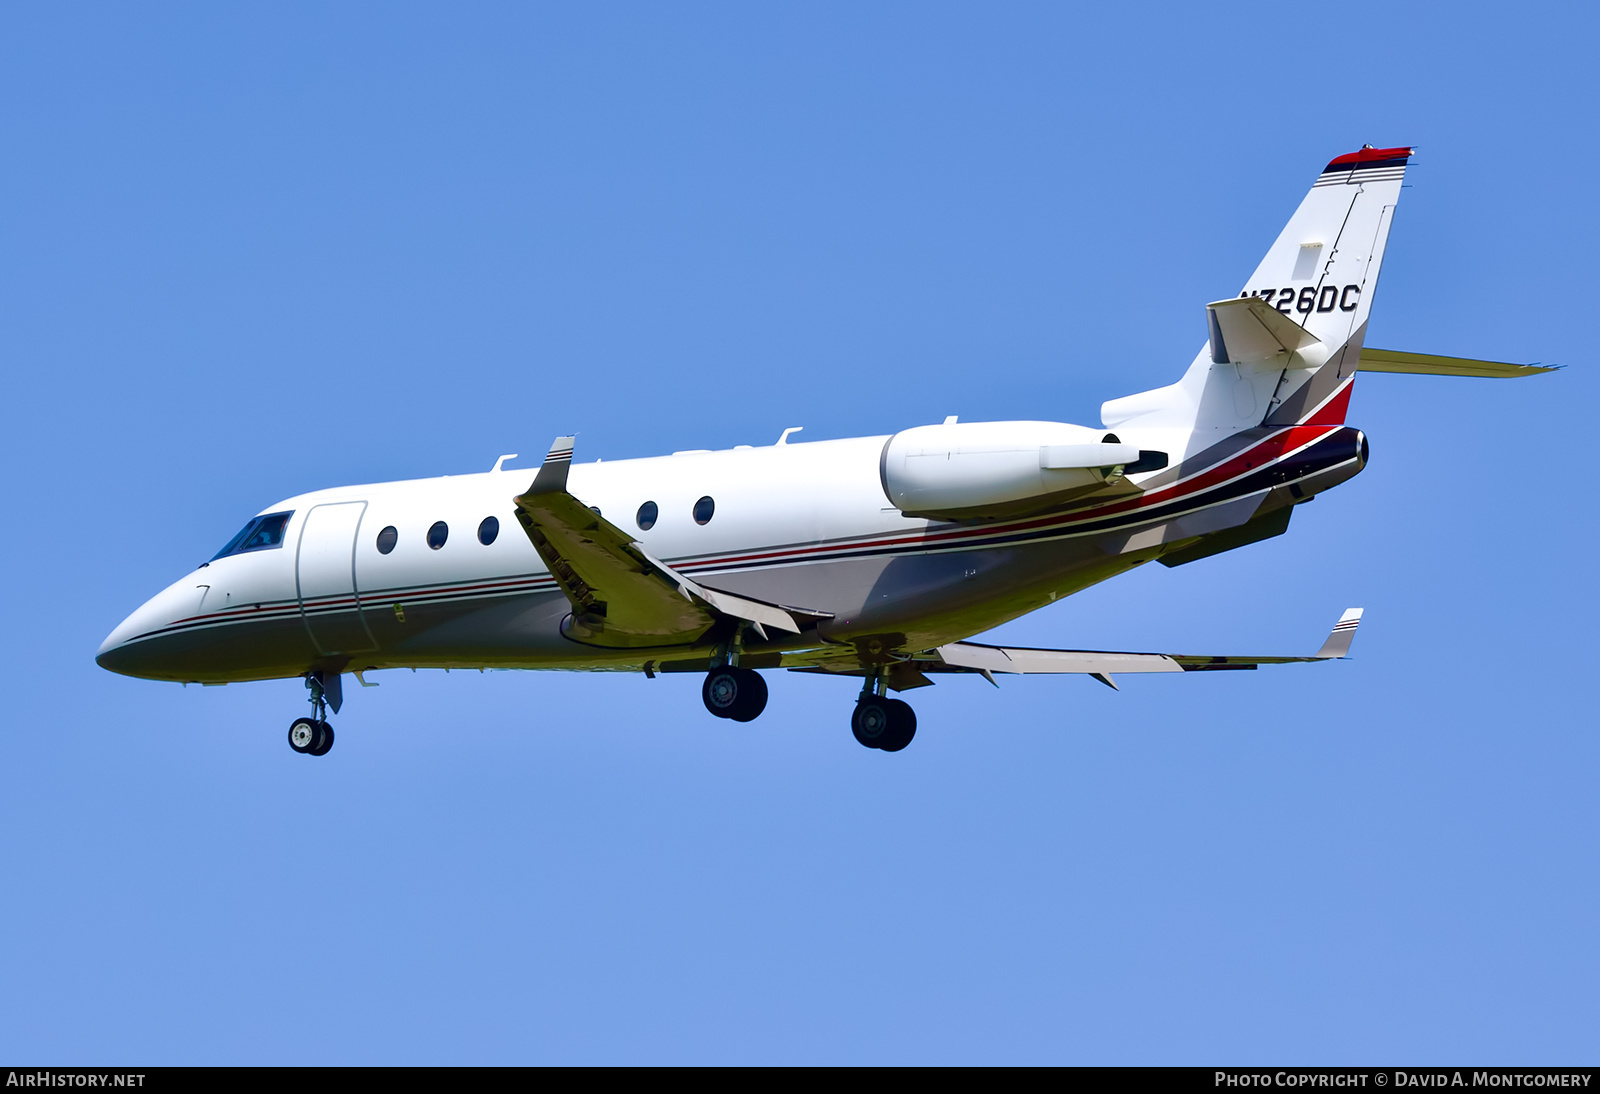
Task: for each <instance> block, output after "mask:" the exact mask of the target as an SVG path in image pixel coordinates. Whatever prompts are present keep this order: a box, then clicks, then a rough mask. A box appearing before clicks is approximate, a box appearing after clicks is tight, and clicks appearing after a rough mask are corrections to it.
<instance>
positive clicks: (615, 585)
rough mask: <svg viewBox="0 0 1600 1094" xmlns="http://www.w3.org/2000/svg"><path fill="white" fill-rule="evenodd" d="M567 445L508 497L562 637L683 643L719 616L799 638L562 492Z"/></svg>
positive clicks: (762, 607) (778, 617) (776, 612)
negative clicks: (550, 587)
mask: <svg viewBox="0 0 1600 1094" xmlns="http://www.w3.org/2000/svg"><path fill="white" fill-rule="evenodd" d="M573 440H574V438H572V437H557V438H556V442H555V444H554V445H552V446H551V448H550V454H549V455H548V456H546V457H545V461H544V464H543V465H542V466H541V467H540V468H539V473H538V475H537V476H535V477H534V480H533V485H532V486H530V487H528V490H527V492H526V493H524V494H522V495H520V496H519V497H517V498H516V499H515V501H516V506H517V520H518V521H519V522H520V523H521V525H522V530H523V531H524V532H526V533H527V534H528V539H529V540H530V541H531V542H532V543H533V546H534V549H535V550H536V551H538V552H539V557H540V558H542V559H543V560H544V563H545V565H546V566H548V567H549V568H550V575H551V576H552V577H554V578H555V580H556V584H557V585H559V586H560V587H561V591H562V592H564V593H565V594H566V595H567V599H568V600H570V601H571V602H572V619H571V621H570V623H569V624H568V626H567V628H566V630H567V633H568V635H569V637H572V638H574V639H576V640H578V641H580V642H588V643H591V644H594V645H599V646H625V647H637V646H671V645H684V644H689V643H693V642H695V641H697V640H699V639H700V638H701V637H702V636H704V635H705V634H706V633H707V632H708V631H710V630H712V629H713V628H714V627H715V626H716V625H717V624H718V622H719V621H720V620H722V619H724V618H729V619H734V620H743V621H745V622H747V623H750V624H753V625H754V626H755V628H756V630H757V632H758V633H761V634H763V635H765V628H767V627H774V628H777V629H778V630H783V631H791V632H794V633H799V631H800V629H801V627H800V624H799V623H798V622H796V620H795V618H794V614H792V612H791V610H789V609H786V608H783V607H780V606H778V605H774V604H766V603H763V602H761V601H756V600H751V599H749V598H747V597H742V596H735V595H733V594H732V593H725V592H722V591H720V590H717V589H711V588H707V587H706V586H704V585H701V584H700V583H699V582H697V581H695V580H694V579H692V578H690V577H687V576H685V575H684V574H680V573H678V572H677V571H676V570H674V569H673V568H672V567H671V566H668V565H667V564H666V563H664V562H662V561H660V560H659V559H657V558H655V557H654V556H652V555H651V554H650V553H649V552H648V551H646V550H645V549H644V545H643V544H641V543H639V542H638V541H637V540H635V539H634V538H633V537H632V536H630V535H628V533H626V532H624V531H623V530H622V529H620V528H618V527H617V526H616V525H614V524H612V523H611V522H610V521H607V520H606V519H605V518H603V517H602V516H601V515H600V514H599V512H597V511H596V510H594V509H591V508H589V507H588V506H586V505H584V504H583V502H581V501H579V500H578V499H577V498H575V497H573V496H572V495H571V494H570V493H568V492H567V471H568V469H569V468H570V467H571V465H572V445H573ZM795 611H799V610H798V609H795ZM800 614H802V615H810V616H821V615H823V614H825V613H818V612H803V611H802V612H800Z"/></svg>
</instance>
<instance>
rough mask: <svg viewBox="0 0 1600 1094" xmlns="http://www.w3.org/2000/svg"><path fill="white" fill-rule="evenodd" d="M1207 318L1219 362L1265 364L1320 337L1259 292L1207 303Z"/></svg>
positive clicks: (1311, 343)
mask: <svg viewBox="0 0 1600 1094" xmlns="http://www.w3.org/2000/svg"><path fill="white" fill-rule="evenodd" d="M1206 318H1207V319H1208V320H1209V322H1210V326H1211V360H1212V361H1213V362H1215V363H1216V364H1219V365H1226V364H1235V365H1258V364H1264V363H1265V362H1267V361H1270V360H1272V359H1273V358H1274V357H1283V358H1288V357H1289V355H1291V354H1294V353H1298V352H1299V351H1301V350H1303V349H1307V348H1309V347H1311V346H1314V345H1317V344H1318V343H1319V342H1320V341H1321V339H1320V338H1318V337H1317V336H1316V335H1314V334H1312V333H1311V332H1310V331H1308V330H1306V329H1305V328H1304V327H1302V326H1300V324H1298V323H1296V322H1295V321H1294V320H1293V319H1290V318H1289V317H1288V316H1287V315H1284V314H1283V313H1282V312H1280V311H1278V309H1276V308H1274V307H1273V306H1272V305H1270V304H1268V303H1267V302H1266V300H1265V299H1263V298H1262V297H1259V296H1241V297H1239V298H1238V299H1235V300H1219V301H1217V302H1216V303H1215V304H1207V305H1206Z"/></svg>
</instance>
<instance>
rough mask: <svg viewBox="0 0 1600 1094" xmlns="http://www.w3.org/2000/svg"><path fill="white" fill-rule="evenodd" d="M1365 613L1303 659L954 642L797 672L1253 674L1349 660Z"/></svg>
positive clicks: (823, 660) (913, 677) (908, 681)
mask: <svg viewBox="0 0 1600 1094" xmlns="http://www.w3.org/2000/svg"><path fill="white" fill-rule="evenodd" d="M1361 611H1362V610H1361V609H1360V608H1350V609H1349V610H1347V611H1346V612H1345V613H1344V614H1343V615H1341V616H1340V617H1339V622H1338V623H1336V624H1334V627H1333V630H1332V631H1331V632H1330V633H1329V634H1328V637H1327V640H1326V641H1324V642H1323V644H1322V648H1321V649H1319V650H1318V651H1317V652H1316V653H1313V654H1309V655H1304V656H1266V657H1254V656H1252V657H1239V656H1229V655H1212V654H1187V653H1135V652H1129V651H1117V650H1058V649H1032V648H1027V647H1012V646H990V645H985V644H983V643H980V642H951V643H948V644H946V645H943V646H939V647H937V648H935V649H932V650H927V651H924V652H923V653H919V654H917V655H916V656H914V657H912V658H910V659H909V660H905V661H900V662H896V663H894V664H892V665H887V666H879V667H877V668H876V669H875V668H872V667H863V666H860V665H859V664H857V665H850V664H848V663H847V662H845V661H844V660H843V654H842V653H841V654H838V655H835V657H834V658H829V657H827V656H826V654H825V653H824V651H818V654H820V655H821V656H817V657H816V663H814V664H810V665H805V666H803V667H797V669H796V671H800V672H825V673H833V674H838V675H849V676H862V675H866V674H867V673H869V672H873V671H881V672H883V673H884V676H885V680H886V683H887V685H888V686H889V687H890V688H892V689H894V690H896V691H904V690H907V689H908V688H914V687H922V686H925V685H927V684H930V683H932V682H933V681H931V680H929V679H927V677H928V675H930V674H935V675H936V674H939V673H952V672H954V673H976V674H978V675H980V676H984V677H986V678H987V679H988V680H989V682H990V683H994V682H995V679H994V678H995V676H996V675H999V674H1004V675H1021V676H1031V675H1066V674H1079V675H1084V676H1091V677H1093V678H1094V679H1096V680H1099V681H1100V682H1101V683H1103V684H1107V685H1109V686H1111V687H1113V688H1114V687H1116V686H1117V685H1116V683H1115V682H1114V680H1113V677H1114V676H1120V675H1122V674H1124V673H1151V672H1214V671H1219V670H1229V669H1254V668H1257V667H1259V666H1261V665H1285V664H1291V663H1294V662H1299V661H1331V660H1337V659H1339V658H1342V657H1346V656H1348V655H1349V652H1350V643H1351V640H1352V639H1353V638H1354V637H1355V632H1356V627H1357V625H1358V624H1359V623H1360V622H1361Z"/></svg>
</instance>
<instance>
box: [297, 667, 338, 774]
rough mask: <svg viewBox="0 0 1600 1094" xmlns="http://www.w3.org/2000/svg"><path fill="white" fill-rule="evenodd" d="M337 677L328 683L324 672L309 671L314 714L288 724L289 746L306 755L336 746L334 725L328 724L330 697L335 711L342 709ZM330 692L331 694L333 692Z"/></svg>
mask: <svg viewBox="0 0 1600 1094" xmlns="http://www.w3.org/2000/svg"><path fill="white" fill-rule="evenodd" d="M338 679H339V678H338V677H337V676H335V677H334V678H333V681H334V682H333V686H331V687H329V686H326V685H325V683H324V677H323V674H322V673H320V672H311V673H307V674H306V688H307V690H309V691H310V692H311V717H309V718H296V719H295V720H294V721H293V722H292V723H290V725H289V747H290V748H292V749H294V750H295V751H296V752H299V753H302V754H303V755H306V756H326V755H327V754H328V750H329V749H330V748H332V747H333V727H332V726H330V725H329V724H328V706H329V700H330V699H331V700H332V706H333V708H334V710H335V711H337V710H338V709H339V697H338V691H339V686H338ZM330 693H331V694H330Z"/></svg>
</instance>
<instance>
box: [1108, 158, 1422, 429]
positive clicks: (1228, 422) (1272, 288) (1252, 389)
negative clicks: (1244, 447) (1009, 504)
mask: <svg viewBox="0 0 1600 1094" xmlns="http://www.w3.org/2000/svg"><path fill="white" fill-rule="evenodd" d="M1411 153H1412V149H1410V148H1372V147H1370V146H1368V147H1366V148H1363V149H1361V151H1359V152H1352V153H1350V154H1349V155H1345V156H1340V157H1339V158H1338V159H1335V160H1334V161H1333V162H1332V163H1330V164H1328V166H1327V167H1326V168H1325V169H1324V170H1323V172H1322V174H1321V175H1320V176H1318V178H1317V181H1316V182H1315V183H1314V184H1313V185H1312V187H1311V191H1310V192H1309V193H1308V194H1306V196H1305V200H1303V201H1302V202H1301V203H1300V208H1298V209H1297V210H1295V213H1294V216H1292V217H1290V218H1289V223H1288V224H1287V225H1285V226H1284V229H1283V231H1282V233H1280V234H1279V236H1278V239H1277V241H1276V242H1275V243H1273V245H1272V246H1271V248H1269V249H1268V251H1267V254H1266V257H1264V258H1263V259H1262V260H1261V264H1260V265H1259V266H1257V267H1256V271H1255V273H1253V274H1251V275H1250V279H1249V281H1247V282H1246V283H1245V287H1244V289H1243V291H1241V292H1240V293H1239V297H1240V298H1241V299H1252V298H1253V301H1259V302H1260V303H1259V304H1258V303H1254V302H1252V304H1251V305H1250V306H1248V307H1237V306H1232V303H1233V302H1231V301H1219V302H1218V304H1217V305H1214V306H1213V307H1212V308H1211V309H1210V313H1209V316H1208V318H1209V320H1210V326H1211V334H1212V337H1211V342H1210V344H1209V345H1207V346H1206V348H1204V349H1202V350H1201V351H1200V353H1199V355H1198V356H1196V358H1195V360H1194V363H1193V364H1192V365H1190V366H1189V371H1188V372H1186V373H1185V374H1184V377H1183V379H1182V380H1180V381H1179V382H1178V383H1176V384H1172V385H1170V386H1168V387H1164V388H1157V389H1156V390H1154V391H1146V392H1141V393H1140V394H1137V395H1129V396H1126V397H1124V398H1121V399H1113V400H1111V401H1110V402H1108V403H1106V404H1104V406H1102V407H1101V416H1102V418H1103V420H1104V421H1105V424H1106V426H1107V428H1117V427H1123V428H1128V429H1137V428H1141V427H1145V428H1151V429H1164V430H1172V429H1185V430H1189V431H1191V432H1192V434H1193V437H1192V441H1191V443H1190V444H1189V445H1188V446H1187V450H1188V451H1190V452H1193V451H1196V450H1198V449H1200V448H1206V447H1209V446H1210V445H1211V444H1212V443H1215V442H1216V441H1218V440H1221V439H1223V438H1224V437H1226V436H1228V435H1229V434H1232V433H1237V432H1238V431H1240V430H1242V429H1250V428H1252V427H1254V426H1258V425H1293V424H1295V423H1316V424H1324V423H1326V424H1338V423H1341V422H1343V421H1344V411H1345V406H1346V405H1347V404H1348V402H1349V398H1350V383H1351V380H1352V378H1353V377H1354V375H1355V371H1356V367H1357V364H1358V363H1359V361H1360V358H1361V343H1362V339H1363V338H1364V337H1365V335H1366V326H1367V315H1368V313H1369V312H1370V310H1371V308H1372V297H1373V294H1374V290H1375V289H1376V288H1377V284H1378V269H1379V267H1380V266H1381V265H1382V262H1383V251H1384V246H1385V244H1386V243H1387V242H1388V238H1389V226H1390V223H1391V222H1392V221H1393V218H1394V207H1395V203H1396V202H1397V201H1398V200H1399V197H1400V182H1401V179H1402V178H1403V177H1404V175H1405V169H1406V165H1407V163H1408V162H1409V159H1410V156H1411ZM1263 305H1264V306H1263ZM1268 308H1270V309H1271V310H1272V311H1273V312H1276V313H1277V315H1270V314H1268V312H1267V309H1268ZM1278 316H1283V317H1284V318H1283V319H1279V318H1278ZM1291 325H1292V326H1293V327H1298V328H1299V329H1300V331H1301V332H1303V333H1301V334H1299V335H1297V336H1289V337H1286V336H1285V330H1287V328H1289V327H1290V326H1291ZM1230 330H1232V331H1236V332H1238V335H1237V337H1235V339H1234V344H1233V345H1230V344H1229V338H1228V337H1227V335H1228V332H1229V331H1230Z"/></svg>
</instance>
